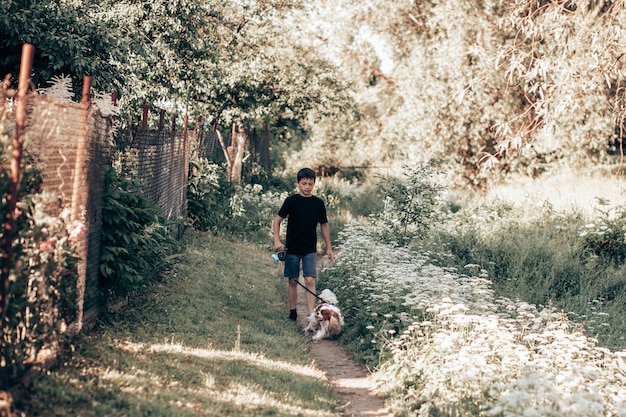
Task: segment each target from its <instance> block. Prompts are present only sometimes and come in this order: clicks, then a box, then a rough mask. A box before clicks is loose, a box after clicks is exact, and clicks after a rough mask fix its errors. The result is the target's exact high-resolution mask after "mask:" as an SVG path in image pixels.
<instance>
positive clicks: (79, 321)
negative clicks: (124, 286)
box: [70, 77, 93, 331]
mask: <svg viewBox="0 0 626 417" xmlns="http://www.w3.org/2000/svg"><path fill="white" fill-rule="evenodd" d="M92 82H93V78H92V77H84V78H83V93H82V97H81V99H80V104H81V107H82V113H81V117H80V125H79V130H78V134H77V135H76V141H77V143H76V161H75V163H74V183H73V185H72V209H71V212H70V221H71V222H72V223H74V222H83V221H85V215H84V214H85V213H84V210H86V209H87V202H88V199H89V193H88V192H87V190H86V188H87V172H86V166H87V162H86V159H87V145H88V141H89V132H88V130H89V128H88V125H89V114H90V112H89V108H90V105H91V99H90V95H91V85H92ZM73 227H77V225H76V224H74V225H73ZM85 228H86V229H87V225H85ZM87 230H88V229H87ZM88 239H89V234H88V233H85V236H84V237H83V238H82V240H81V241H79V242H78V243H77V252H78V255H79V257H80V260H79V262H78V265H77V268H78V280H77V281H78V282H77V283H76V291H77V294H78V297H77V300H76V302H77V306H76V307H77V315H76V323H75V326H76V328H75V329H73V330H75V331H80V330H81V329H82V327H83V317H84V313H85V290H86V282H87V255H88V246H89V244H88V242H87V240H88Z"/></svg>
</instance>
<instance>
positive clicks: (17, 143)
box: [0, 43, 35, 337]
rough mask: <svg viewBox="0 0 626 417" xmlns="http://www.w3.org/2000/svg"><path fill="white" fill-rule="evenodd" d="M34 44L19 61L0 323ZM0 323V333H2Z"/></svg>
mask: <svg viewBox="0 0 626 417" xmlns="http://www.w3.org/2000/svg"><path fill="white" fill-rule="evenodd" d="M34 52H35V47H34V46H33V45H31V44H29V43H26V44H24V45H23V46H22V61H21V63H20V77H19V81H18V90H17V106H16V108H15V134H14V135H13V144H12V145H13V146H12V147H13V150H12V151H11V167H10V180H9V190H8V195H7V205H6V217H5V221H4V232H3V234H2V243H1V249H2V269H1V271H0V319H1V320H0V323H3V322H4V317H5V315H6V305H7V296H8V294H9V275H10V272H11V266H12V265H13V259H12V258H13V240H14V239H15V237H16V236H17V224H16V220H17V217H18V216H19V212H18V210H17V201H18V199H19V197H20V196H19V184H20V176H21V169H20V164H21V161H22V146H23V144H24V132H25V130H26V101H27V95H28V87H29V86H30V72H31V70H32V68H33V54H34ZM2 333H3V332H2V326H1V325H0V337H2Z"/></svg>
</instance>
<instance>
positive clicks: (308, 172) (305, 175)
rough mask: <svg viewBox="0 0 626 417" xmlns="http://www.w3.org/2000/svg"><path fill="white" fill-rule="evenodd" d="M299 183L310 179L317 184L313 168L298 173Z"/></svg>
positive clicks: (303, 169)
mask: <svg viewBox="0 0 626 417" xmlns="http://www.w3.org/2000/svg"><path fill="white" fill-rule="evenodd" d="M297 178H298V182H300V180H301V179H303V178H310V179H312V180H313V181H314V182H315V171H313V170H312V169H311V168H302V169H301V170H300V171H298V177H297Z"/></svg>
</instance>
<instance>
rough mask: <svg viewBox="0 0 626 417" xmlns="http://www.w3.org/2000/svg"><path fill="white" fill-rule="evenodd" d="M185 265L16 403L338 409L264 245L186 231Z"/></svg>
mask: <svg viewBox="0 0 626 417" xmlns="http://www.w3.org/2000/svg"><path fill="white" fill-rule="evenodd" d="M183 244H184V245H185V247H186V250H185V254H184V257H183V259H182V261H181V263H180V264H178V265H176V266H175V267H174V269H173V270H172V271H170V272H169V273H168V274H167V275H166V276H164V277H163V279H162V281H161V282H159V283H157V284H153V285H152V286H150V287H145V288H144V289H143V291H140V292H138V293H137V294H135V295H134V296H133V297H132V298H131V300H130V302H129V305H128V306H127V307H124V308H122V309H120V310H119V311H118V312H116V313H110V314H107V315H105V316H104V317H103V319H102V321H101V322H100V323H99V324H98V325H97V326H96V328H94V329H93V330H91V331H88V332H85V333H83V334H81V335H80V336H78V337H77V339H76V340H75V341H74V342H73V349H74V352H73V353H72V355H71V356H70V355H68V356H67V359H66V362H65V363H64V364H63V366H61V367H59V368H58V369H53V370H52V371H51V372H49V373H47V374H46V375H42V376H41V377H39V378H37V379H36V380H35V382H34V384H33V386H32V387H31V388H30V389H29V390H28V391H27V392H26V394H25V395H24V396H22V397H21V399H20V400H19V402H18V403H17V409H18V410H19V411H20V412H21V413H23V415H26V416H29V417H32V416H127V417H133V416H137V417H139V416H142V417H143V416H147V415H150V416H173V415H175V416H243V415H245V416H293V415H297V416H334V415H339V407H338V405H337V401H336V397H335V394H334V391H333V387H332V386H331V385H330V383H328V381H326V380H325V378H324V375H323V373H322V372H321V371H320V370H319V369H317V368H316V367H315V366H314V365H312V363H313V361H312V358H311V356H310V355H309V352H308V340H307V338H306V337H305V335H304V334H303V333H302V332H301V330H300V329H299V328H298V326H297V325H296V324H295V323H293V322H291V321H289V320H288V318H287V315H288V314H287V313H288V310H287V306H286V284H285V282H284V280H283V279H282V277H281V275H282V274H281V271H280V269H279V268H280V267H279V266H277V265H276V264H274V263H273V262H272V260H271V259H270V257H269V255H270V254H269V253H268V252H266V251H263V250H261V249H259V248H258V247H255V246H252V245H247V244H242V243H240V242H231V241H228V240H225V239H222V238H216V237H213V236H210V235H204V234H200V233H197V232H188V234H187V235H186V236H185V238H184V241H183Z"/></svg>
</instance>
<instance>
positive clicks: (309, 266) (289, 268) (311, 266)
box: [284, 252, 317, 278]
mask: <svg viewBox="0 0 626 417" xmlns="http://www.w3.org/2000/svg"><path fill="white" fill-rule="evenodd" d="M301 260H302V276H303V277H313V278H315V277H317V269H316V261H317V254H316V253H315V252H312V253H308V254H306V255H294V254H291V253H287V257H286V258H285V273H284V276H285V277H287V278H298V277H299V276H300V261H301Z"/></svg>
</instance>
